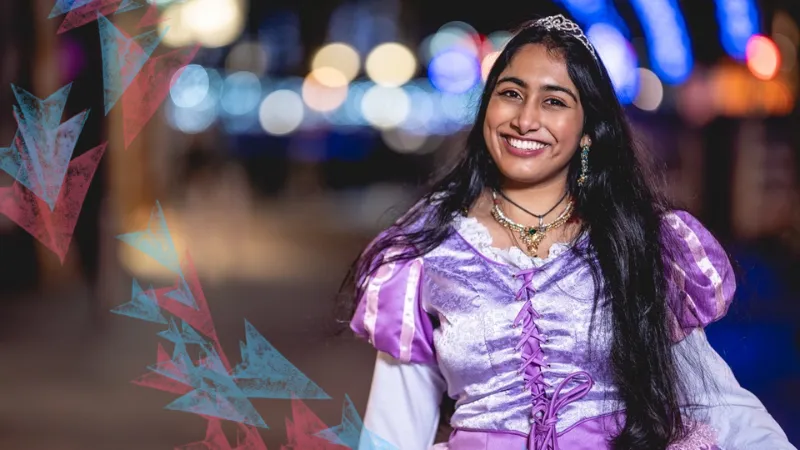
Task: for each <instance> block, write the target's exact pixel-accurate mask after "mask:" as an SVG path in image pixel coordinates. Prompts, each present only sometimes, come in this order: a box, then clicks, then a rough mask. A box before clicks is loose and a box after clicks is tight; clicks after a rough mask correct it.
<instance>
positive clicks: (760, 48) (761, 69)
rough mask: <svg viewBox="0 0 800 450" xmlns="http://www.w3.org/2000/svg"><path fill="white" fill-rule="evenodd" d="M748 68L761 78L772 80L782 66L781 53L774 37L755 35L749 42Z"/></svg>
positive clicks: (747, 52)
mask: <svg viewBox="0 0 800 450" xmlns="http://www.w3.org/2000/svg"><path fill="white" fill-rule="evenodd" d="M746 55H747V68H748V69H750V72H752V73H753V75H755V76H756V78H759V79H761V80H771V79H772V78H774V77H775V75H776V74H777V73H778V69H779V68H780V66H781V53H780V50H779V49H778V46H777V45H775V42H773V41H772V39H770V38H768V37H766V36H761V35H755V36H753V37H751V38H750V40H749V41H748V42H747V50H746Z"/></svg>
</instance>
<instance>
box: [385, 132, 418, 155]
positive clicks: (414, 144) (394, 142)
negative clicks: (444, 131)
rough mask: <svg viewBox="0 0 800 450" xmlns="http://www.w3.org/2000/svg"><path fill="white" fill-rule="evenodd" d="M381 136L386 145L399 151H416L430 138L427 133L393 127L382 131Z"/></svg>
mask: <svg viewBox="0 0 800 450" xmlns="http://www.w3.org/2000/svg"><path fill="white" fill-rule="evenodd" d="M381 138H382V139H383V142H384V143H386V145H387V146H388V147H389V148H390V149H392V150H394V151H396V152H397V153H416V152H417V151H418V150H420V149H422V147H423V146H424V145H425V142H426V141H427V140H428V136H427V135H426V134H420V133H417V132H414V131H409V130H406V129H403V128H392V129H388V130H383V131H381Z"/></svg>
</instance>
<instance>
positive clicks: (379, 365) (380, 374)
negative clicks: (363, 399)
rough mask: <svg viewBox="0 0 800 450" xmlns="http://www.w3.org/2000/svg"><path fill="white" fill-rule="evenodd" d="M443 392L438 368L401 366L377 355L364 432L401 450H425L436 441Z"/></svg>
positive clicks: (389, 357)
mask: <svg viewBox="0 0 800 450" xmlns="http://www.w3.org/2000/svg"><path fill="white" fill-rule="evenodd" d="M445 388H446V383H445V381H444V378H443V377H442V375H441V373H440V372H439V368H438V367H437V366H435V365H428V364H409V363H402V362H399V361H397V360H396V359H395V358H393V357H392V356H390V355H389V354H387V353H383V352H378V357H377V360H376V361H375V372H374V374H373V376H372V388H371V389H370V394H369V400H368V402H367V412H366V414H365V416H364V428H365V430H366V431H368V432H369V433H370V434H371V435H372V436H376V437H378V438H381V439H383V440H385V441H387V442H389V443H390V444H392V445H394V446H395V447H397V448H398V449H400V450H428V449H429V448H430V447H431V446H432V445H433V440H434V439H435V437H436V430H437V428H438V426H439V405H440V402H441V399H442V394H443V393H444V390H445ZM364 434H365V435H366V434H367V433H364ZM363 439H364V435H362V441H363ZM363 447H364V448H370V447H367V446H363Z"/></svg>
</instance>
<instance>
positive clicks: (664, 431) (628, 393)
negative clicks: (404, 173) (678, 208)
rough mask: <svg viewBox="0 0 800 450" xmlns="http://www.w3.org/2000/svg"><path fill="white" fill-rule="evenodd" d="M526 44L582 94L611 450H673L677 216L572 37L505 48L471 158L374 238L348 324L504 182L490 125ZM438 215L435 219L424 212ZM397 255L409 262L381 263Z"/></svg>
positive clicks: (588, 227) (578, 192) (351, 286)
mask: <svg viewBox="0 0 800 450" xmlns="http://www.w3.org/2000/svg"><path fill="white" fill-rule="evenodd" d="M529 44H539V45H544V46H546V48H547V49H548V51H550V52H552V53H553V54H556V55H559V56H560V57H562V58H563V59H564V60H565V62H566V65H567V69H568V72H569V76H570V78H571V79H572V81H573V83H574V84H575V86H576V87H577V89H578V91H579V93H580V99H581V103H582V105H583V109H584V115H585V118H584V130H583V131H584V133H586V134H588V135H589V136H590V137H591V141H592V146H591V152H590V156H589V166H590V176H589V178H588V180H587V182H586V184H585V185H584V186H583V187H579V186H578V183H577V179H578V176H579V172H580V152H578V151H576V152H575V156H574V157H573V158H572V160H571V162H570V164H569V171H568V188H569V191H570V194H571V196H572V197H573V199H575V204H576V205H575V206H576V209H575V213H576V215H577V217H579V218H580V221H581V228H582V229H581V233H579V235H582V234H583V233H588V235H589V243H590V245H589V246H588V247H589V251H588V252H589V254H584V256H585V259H586V261H587V262H588V263H589V264H590V267H591V268H592V272H593V274H594V276H595V280H596V283H595V285H596V286H597V291H596V295H595V312H596V311H597V310H598V302H600V301H601V299H602V301H604V302H607V305H608V306H609V307H610V308H608V309H607V310H609V311H610V314H609V317H607V318H606V320H605V321H606V323H607V324H608V326H609V327H610V329H611V336H612V337H611V349H610V352H611V353H610V368H611V372H612V373H613V377H614V381H615V384H616V386H617V389H618V392H619V399H620V401H621V402H622V403H623V404H624V407H625V410H626V414H625V416H626V420H625V424H624V427H623V429H622V431H621V432H620V434H619V435H618V436H616V437H615V439H614V441H613V445H614V448H616V449H641V448H647V449H663V448H666V447H667V445H668V444H669V443H670V442H673V441H675V440H677V439H679V438H681V437H683V436H684V434H685V432H686V430H687V429H688V428H687V426H686V425H687V424H686V423H684V422H685V421H684V419H683V417H682V414H681V409H680V407H679V401H680V398H681V394H682V392H681V383H680V382H679V380H678V376H677V375H678V370H677V363H676V361H675V357H674V355H673V353H672V351H671V348H672V341H671V337H670V336H671V335H670V328H669V314H670V313H669V311H668V298H667V297H668V289H667V270H668V269H669V262H668V261H669V255H666V254H665V253H666V252H665V250H667V249H668V248H669V247H670V246H669V245H664V241H665V240H666V239H667V236H665V234H666V233H662V215H663V214H664V213H666V212H667V211H668V210H669V209H670V205H669V204H668V202H667V201H666V200H665V199H664V198H663V197H662V196H661V195H660V194H659V192H660V190H659V189H656V187H655V186H654V184H653V183H654V180H655V179H656V177H654V176H653V174H652V173H650V172H649V171H648V170H647V169H646V168H647V167H648V164H645V162H643V161H642V160H641V152H639V150H638V146H637V144H636V143H635V141H634V138H633V135H632V132H631V129H630V126H629V124H628V122H627V120H626V117H625V113H624V110H623V108H622V106H621V104H620V103H619V101H618V99H617V96H616V94H615V92H614V88H613V85H612V83H611V79H610V77H609V74H608V72H607V71H606V69H605V67H604V66H603V65H602V64H601V63H599V62H598V60H596V59H595V57H594V55H593V54H592V52H590V51H589V50H588V48H587V47H586V46H585V45H584V44H583V43H582V42H581V41H579V40H577V39H575V38H574V37H573V36H568V35H566V34H563V33H561V32H558V31H548V30H546V29H544V28H542V27H538V26H533V25H532V24H526V25H524V26H523V27H522V28H521V29H520V30H519V31H518V32H517V34H516V35H515V36H514V37H513V38H512V39H511V40H510V41H509V42H508V43H507V44H506V46H505V47H504V49H503V50H502V52H501V54H500V55H499V57H498V59H497V61H496V63H495V64H494V66H493V67H492V69H491V71H490V73H489V75H488V77H487V81H486V86H485V89H484V90H483V93H482V96H481V100H480V107H479V110H478V114H477V118H476V121H475V124H474V125H473V127H472V130H471V132H470V133H469V135H468V138H467V145H466V151H464V152H463V153H462V154H461V155H460V157H459V158H458V160H457V161H456V162H455V164H454V165H453V166H452V168H451V169H450V170H449V171H447V172H446V173H444V174H443V176H441V177H439V178H438V179H436V180H434V181H433V182H432V183H431V186H430V188H429V189H428V191H427V193H426V194H425V195H424V196H423V197H422V198H421V199H420V202H419V203H418V205H420V206H419V207H417V208H412V209H411V210H410V211H409V212H408V213H407V214H406V215H405V216H403V217H402V218H401V219H399V220H398V221H397V222H396V223H395V224H394V225H393V226H392V227H390V228H389V229H388V230H386V231H385V232H384V233H382V234H381V235H380V236H379V237H378V238H376V240H375V241H373V243H372V244H371V245H370V246H368V247H367V249H366V250H365V251H364V252H363V253H362V254H361V255H360V257H359V258H358V259H357V261H356V262H355V263H354V265H353V267H352V268H351V271H350V274H349V275H348V277H347V278H346V279H345V283H344V284H343V289H344V290H345V291H346V292H347V293H349V294H352V295H348V296H347V298H349V299H350V302H349V303H348V304H347V308H346V309H347V311H346V313H347V314H349V316H350V317H351V316H352V314H353V312H354V309H355V306H356V304H355V302H354V301H353V300H354V299H358V298H360V297H361V293H362V292H361V289H362V286H361V283H360V282H359V280H363V279H365V277H367V276H369V275H371V274H372V273H374V271H375V270H377V268H378V267H379V266H380V265H381V264H385V263H388V262H390V261H396V260H402V259H410V258H414V257H417V256H419V255H423V254H426V253H427V252H429V251H430V250H432V249H434V248H435V247H437V246H438V245H440V244H441V243H442V242H443V240H444V239H446V238H447V237H448V236H449V235H450V234H451V233H452V231H453V230H452V226H451V222H452V220H453V217H454V215H456V214H458V213H460V212H462V211H464V210H465V209H467V208H470V207H471V206H472V205H473V203H474V202H475V201H476V200H477V199H478V197H479V196H480V195H481V194H482V193H483V192H484V191H485V190H486V189H487V188H495V187H499V184H500V182H501V174H500V172H499V170H498V168H497V167H496V165H495V163H494V161H493V160H492V158H491V156H490V154H489V151H488V149H487V147H486V143H485V139H484V134H483V123H484V119H485V117H486V110H487V106H488V104H489V100H490V98H491V96H492V94H493V91H494V89H495V86H496V84H497V79H498V77H499V76H500V74H501V73H502V72H503V70H505V68H506V67H507V66H508V65H509V63H510V62H511V60H512V58H513V57H514V55H515V54H516V53H517V52H518V51H519V50H520V49H521V48H522V47H524V46H526V45H529ZM598 59H599V58H598ZM431 203H435V207H433V208H428V207H425V206H424V205H429V204H431ZM398 246H400V247H402V248H405V249H407V251H405V252H404V253H402V254H399V255H396V256H393V257H391V258H383V257H382V256H381V255H383V254H384V252H385V251H386V250H387V249H389V248H390V247H398ZM575 247H578V246H575ZM665 247H666V249H665ZM575 251H577V250H575ZM593 316H594V314H593ZM592 322H593V323H594V318H593V319H592Z"/></svg>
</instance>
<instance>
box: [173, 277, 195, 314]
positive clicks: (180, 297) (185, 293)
mask: <svg viewBox="0 0 800 450" xmlns="http://www.w3.org/2000/svg"><path fill="white" fill-rule="evenodd" d="M164 296H165V297H167V298H171V299H173V300H175V301H177V302H178V303H182V304H184V305H186V306H188V307H190V308H193V309H195V310H199V309H200V307H199V306H197V301H195V299H194V294H192V290H191V289H190V288H189V285H188V284H187V283H186V280H185V279H184V278H183V277H181V285H180V287H178V288H176V289H173V290H171V291H169V292H167V293H166V294H164Z"/></svg>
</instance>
